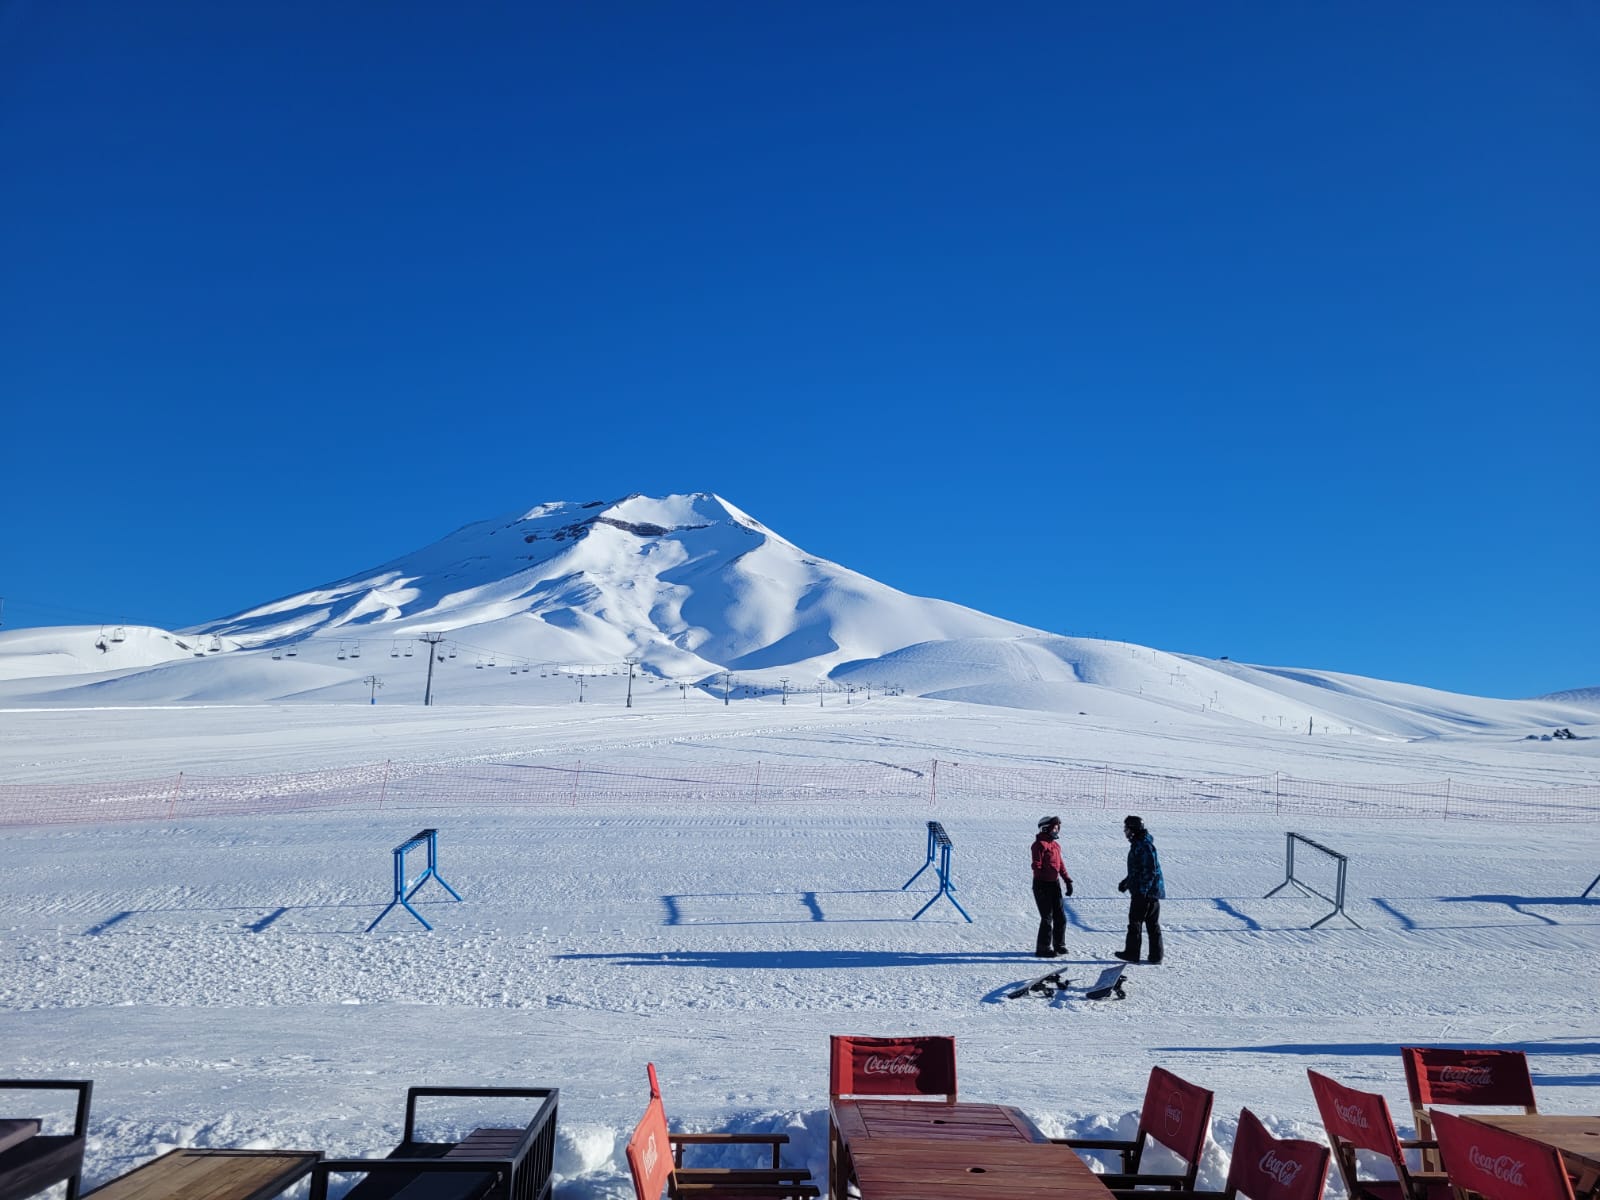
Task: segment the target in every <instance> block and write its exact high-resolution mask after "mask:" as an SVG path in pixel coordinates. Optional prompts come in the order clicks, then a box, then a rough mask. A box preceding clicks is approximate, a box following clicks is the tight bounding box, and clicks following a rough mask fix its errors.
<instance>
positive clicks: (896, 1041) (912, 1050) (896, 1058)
mask: <svg viewBox="0 0 1600 1200" xmlns="http://www.w3.org/2000/svg"><path fill="white" fill-rule="evenodd" d="M828 1094H829V1100H830V1101H833V1100H934V1101H944V1102H945V1103H948V1104H954V1103H955V1102H956V1040H955V1038H953V1037H942V1036H936V1035H925V1036H911V1037H850V1036H846V1035H843V1034H837V1033H836V1034H834V1035H833V1036H832V1037H831V1038H829V1043H828ZM845 1170H846V1168H845V1166H844V1163H843V1161H842V1155H841V1154H840V1145H839V1130H838V1127H837V1126H836V1125H835V1124H834V1121H833V1111H832V1109H831V1108H830V1109H829V1112H828V1171H829V1180H830V1183H829V1187H830V1189H831V1194H832V1195H835V1196H840V1195H843V1194H844V1188H845V1181H844V1180H843V1179H842V1178H841V1176H842V1175H843V1174H844V1172H845Z"/></svg>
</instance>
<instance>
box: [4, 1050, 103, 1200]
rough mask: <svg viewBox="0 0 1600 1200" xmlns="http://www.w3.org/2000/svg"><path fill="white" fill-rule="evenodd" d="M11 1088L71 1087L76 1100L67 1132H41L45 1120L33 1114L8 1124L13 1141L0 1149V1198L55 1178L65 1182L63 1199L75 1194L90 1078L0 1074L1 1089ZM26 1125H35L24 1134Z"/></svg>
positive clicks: (17, 1199)
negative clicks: (65, 1187) (6, 1075)
mask: <svg viewBox="0 0 1600 1200" xmlns="http://www.w3.org/2000/svg"><path fill="white" fill-rule="evenodd" d="M13 1091H15V1092H21V1091H28V1092H75V1093H76V1094H77V1102H76V1107H75V1111H74V1114H73V1121H72V1132H70V1133H42V1132H40V1129H41V1128H42V1125H43V1122H42V1121H39V1120H35V1119H34V1118H31V1117H28V1118H21V1119H19V1120H18V1121H17V1123H15V1124H13V1125H12V1126H11V1143H12V1144H11V1145H9V1146H6V1147H4V1148H3V1149H0V1200H24V1198H25V1197H28V1196H35V1195H37V1194H38V1193H40V1192H42V1191H44V1190H45V1189H46V1188H48V1187H52V1186H54V1185H55V1184H58V1183H65V1184H66V1185H67V1193H66V1200H78V1192H79V1188H80V1187H81V1185H82V1180H83V1148H84V1144H85V1141H86V1139H87V1137H88V1133H89V1097H90V1094H91V1093H92V1092H93V1091H94V1084H93V1083H92V1082H91V1081H90V1080H87V1079H0V1092H13ZM29 1125H32V1127H33V1131H32V1132H30V1133H26V1135H25V1136H24V1130H25V1129H26V1128H27V1126H29Z"/></svg>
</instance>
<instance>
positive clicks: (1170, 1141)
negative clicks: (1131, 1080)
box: [1050, 1067, 1212, 1192]
mask: <svg viewBox="0 0 1600 1200" xmlns="http://www.w3.org/2000/svg"><path fill="white" fill-rule="evenodd" d="M1211 1101H1212V1094H1211V1093H1210V1092H1208V1091H1206V1089H1205V1088H1202V1087H1196V1086H1195V1085H1194V1084H1192V1083H1189V1082H1187V1081H1186V1080H1183V1079H1179V1078H1178V1077H1177V1076H1176V1075H1174V1074H1173V1073H1172V1072H1171V1071H1168V1070H1164V1069H1163V1068H1161V1067H1151V1068H1150V1082H1149V1083H1147V1084H1146V1085H1145V1089H1144V1107H1143V1108H1141V1109H1140V1110H1139V1128H1138V1130H1137V1131H1136V1132H1135V1133H1134V1135H1133V1138H1132V1139H1131V1140H1129V1139H1127V1138H1051V1139H1050V1140H1051V1141H1053V1142H1058V1143H1060V1144H1062V1145H1065V1146H1071V1147H1072V1148H1073V1149H1074V1150H1107V1151H1115V1152H1116V1153H1118V1154H1120V1155H1121V1156H1122V1170H1121V1171H1120V1172H1117V1173H1115V1174H1106V1175H1102V1176H1100V1182H1101V1183H1103V1184H1105V1185H1106V1186H1107V1187H1108V1188H1133V1187H1163V1188H1167V1189H1169V1190H1171V1191H1191V1192H1192V1191H1193V1190H1194V1180H1195V1176H1196V1175H1197V1174H1199V1171H1200V1156H1201V1154H1202V1153H1203V1152H1204V1151H1205V1148H1206V1138H1208V1137H1209V1136H1210V1135H1211ZM1146 1137H1148V1138H1150V1139H1152V1140H1153V1141H1157V1142H1160V1143H1161V1144H1162V1145H1163V1146H1165V1147H1166V1148H1167V1149H1168V1150H1171V1151H1172V1152H1173V1153H1174V1154H1176V1155H1177V1156H1178V1157H1179V1158H1181V1159H1182V1160H1183V1162H1184V1169H1183V1173H1182V1174H1177V1175H1173V1174H1166V1175H1163V1174H1152V1173H1145V1174H1140V1173H1139V1160H1140V1158H1141V1157H1143V1155H1144V1145H1145V1138H1146Z"/></svg>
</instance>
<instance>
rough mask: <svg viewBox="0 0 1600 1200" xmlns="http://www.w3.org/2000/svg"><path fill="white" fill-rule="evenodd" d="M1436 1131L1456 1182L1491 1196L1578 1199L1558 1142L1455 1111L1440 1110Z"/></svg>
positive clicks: (1456, 1185)
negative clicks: (1494, 1125)
mask: <svg viewBox="0 0 1600 1200" xmlns="http://www.w3.org/2000/svg"><path fill="white" fill-rule="evenodd" d="M1433 1131H1434V1134H1435V1135H1436V1136H1437V1137H1438V1139H1439V1153H1440V1155H1441V1156H1442V1157H1443V1158H1444V1169H1445V1172H1446V1173H1447V1174H1448V1175H1449V1176H1450V1185H1451V1186H1452V1187H1454V1188H1458V1189H1464V1190H1466V1191H1470V1192H1475V1193H1477V1194H1478V1195H1480V1196H1483V1197H1485V1198H1486V1200H1572V1181H1571V1180H1570V1179H1568V1178H1567V1170H1566V1167H1565V1166H1564V1165H1562V1161H1561V1152H1560V1151H1559V1150H1557V1149H1556V1148H1555V1147H1553V1146H1546V1145H1544V1144H1543V1143H1542V1142H1535V1141H1533V1140H1532V1139H1530V1138H1525V1137H1522V1136H1520V1135H1519V1134H1515V1133H1507V1132H1506V1131H1505V1130H1503V1129H1494V1128H1492V1127H1490V1126H1488V1125H1480V1124H1479V1123H1478V1122H1477V1121H1469V1120H1467V1119H1466V1118H1465V1117H1458V1116H1456V1115H1455V1114H1453V1113H1445V1112H1437V1113H1434V1114H1433ZM1458 1194H1459V1192H1458Z"/></svg>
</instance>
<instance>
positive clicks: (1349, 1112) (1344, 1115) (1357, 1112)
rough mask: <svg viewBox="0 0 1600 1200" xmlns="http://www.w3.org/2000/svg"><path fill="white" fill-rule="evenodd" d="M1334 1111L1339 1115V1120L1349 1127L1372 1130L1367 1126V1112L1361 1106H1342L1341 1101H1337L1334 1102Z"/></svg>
mask: <svg viewBox="0 0 1600 1200" xmlns="http://www.w3.org/2000/svg"><path fill="white" fill-rule="evenodd" d="M1333 1111H1334V1112H1336V1113H1338V1114H1339V1119H1340V1120H1341V1121H1344V1122H1345V1123H1346V1124H1348V1125H1354V1126H1355V1127H1356V1128H1357V1129H1369V1128H1371V1126H1369V1125H1368V1124H1367V1110H1366V1109H1364V1108H1362V1107H1361V1105H1359V1104H1340V1103H1339V1101H1337V1100H1335V1101H1334V1102H1333Z"/></svg>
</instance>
